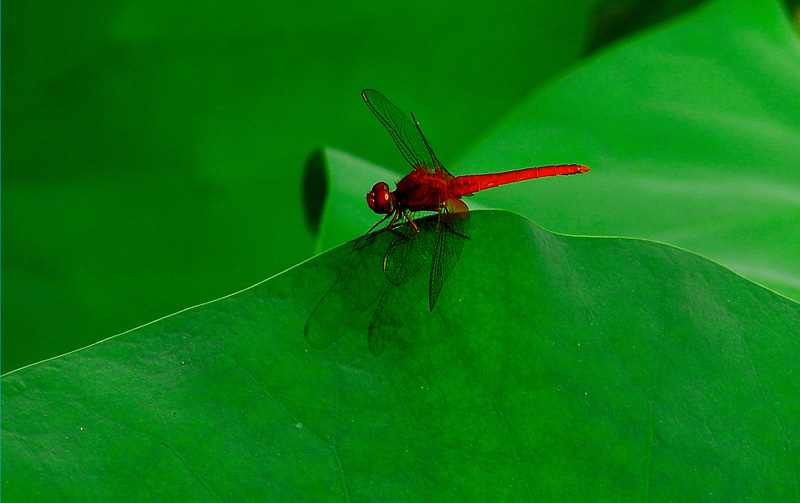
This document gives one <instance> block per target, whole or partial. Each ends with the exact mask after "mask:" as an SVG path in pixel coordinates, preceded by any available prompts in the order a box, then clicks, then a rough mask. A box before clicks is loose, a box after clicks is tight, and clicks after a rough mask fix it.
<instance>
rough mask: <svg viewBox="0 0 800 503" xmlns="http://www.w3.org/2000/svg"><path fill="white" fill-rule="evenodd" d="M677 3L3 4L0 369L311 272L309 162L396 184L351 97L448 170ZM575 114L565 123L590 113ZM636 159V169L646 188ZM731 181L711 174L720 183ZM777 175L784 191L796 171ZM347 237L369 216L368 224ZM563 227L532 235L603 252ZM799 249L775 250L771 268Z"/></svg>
mask: <svg viewBox="0 0 800 503" xmlns="http://www.w3.org/2000/svg"><path fill="white" fill-rule="evenodd" d="M689 3H692V2H660V3H658V4H649V5H650V8H649V9H646V8H643V7H642V5H645V4H644V3H640V4H637V3H635V2H603V3H601V4H598V5H595V3H594V2H587V1H570V2H558V3H555V4H552V3H549V2H542V3H541V4H540V5H526V6H520V5H517V4H514V3H509V4H508V5H504V4H500V5H491V6H489V5H483V4H477V5H476V6H472V7H469V6H466V5H464V4H462V3H452V4H447V3H437V4H433V5H432V4H430V3H426V2H422V3H419V4H406V5H403V6H402V8H401V7H397V8H393V7H389V6H377V5H374V4H370V3H366V4H363V5H362V4H354V3H341V4H331V3H328V2H319V3H310V4H309V3H305V4H296V3H284V4H279V3H269V4H265V3H261V2H253V3H239V4H237V5H236V6H235V8H234V7H231V6H228V5H222V4H214V3H208V2H206V3H204V2H200V3H198V2H185V3H180V2H173V3H162V2H158V3H157V2H128V3H125V2H123V3H114V4H108V3H101V2H97V3H95V4H92V3H87V2H83V3H81V4H80V5H66V4H62V3H56V2H25V3H22V2H17V3H14V2H10V3H9V2H7V3H6V4H5V6H4V16H3V18H4V21H3V42H4V44H3V47H4V50H3V59H2V65H3V68H2V70H3V77H4V78H3V82H2V90H3V98H4V104H5V109H4V111H3V112H4V113H3V119H2V120H3V124H2V126H3V128H2V129H3V147H4V148H3V180H2V181H3V184H2V210H3V222H2V224H3V225H2V256H3V261H2V277H3V284H2V298H3V318H2V332H3V337H2V368H3V371H8V370H11V369H13V368H17V367H19V366H21V365H24V364H27V363H31V362H34V361H37V360H40V359H42V358H45V357H49V356H54V355H57V354H59V353H62V352H64V351H67V350H70V349H74V348H77V347H81V346H83V345H85V344H87V343H90V342H93V341H96V340H99V339H102V338H104V337H107V336H111V335H113V334H115V333H118V332H120V331H123V330H126V329H129V328H131V327H133V326H136V325H139V324H141V323H144V322H147V321H149V320H152V319H154V318H157V317H159V316H163V315H167V314H169V313H171V312H174V311H176V310H178V309H181V308H184V307H187V306H190V305H193V304H196V303H198V302H202V301H206V300H209V299H213V298H216V297H219V296H221V295H224V294H226V293H229V292H231V291H235V290H237V289H239V288H242V287H245V286H248V285H250V284H252V283H254V282H255V281H258V280H259V279H261V278H264V277H267V276H269V275H271V274H274V273H276V272H278V271H280V270H283V269H285V268H286V267H289V266H291V265H293V264H295V263H297V262H298V261H300V260H303V259H305V258H307V257H309V256H311V255H312V254H313V252H314V250H315V249H316V247H315V245H314V239H313V234H312V232H311V230H310V228H309V226H308V223H307V219H306V217H305V215H304V213H303V199H302V183H301V181H302V173H303V164H304V161H305V159H306V158H307V156H308V155H309V154H310V152H311V151H312V150H313V149H314V148H316V147H319V146H321V145H333V146H335V147H337V148H340V149H342V150H345V151H349V152H353V153H356V154H357V155H358V156H359V157H361V158H363V159H369V160H371V161H375V162H377V163H379V164H383V165H387V166H393V167H395V168H396V169H400V170H402V165H401V161H400V158H399V156H398V155H397V153H396V151H395V150H394V146H393V145H392V144H391V142H390V141H389V140H388V138H387V137H386V136H385V134H384V133H382V132H381V131H380V130H379V129H380V126H379V125H378V124H377V123H376V122H375V121H374V118H372V117H371V116H370V114H369V113H368V111H367V110H366V109H365V107H363V105H362V104H361V102H360V98H359V96H358V91H359V90H360V89H361V88H362V87H375V88H377V89H379V90H382V91H383V92H384V93H386V94H387V95H388V96H389V97H390V98H391V99H392V100H393V101H395V102H396V103H397V104H398V105H399V106H400V107H401V108H402V109H404V110H409V109H413V111H414V112H415V114H416V115H417V117H418V118H421V120H422V121H423V124H424V128H425V132H426V134H427V135H428V136H429V137H430V138H432V141H434V145H435V148H436V150H437V154H438V156H439V157H440V158H441V159H442V160H443V161H444V162H445V164H446V165H449V166H452V165H456V163H455V162H454V161H455V160H456V159H459V158H466V159H469V158H470V157H469V155H467V154H468V153H469V152H470V151H471V150H472V148H473V147H476V146H480V145H481V144H482V143H484V142H485V141H486V138H487V136H486V133H487V131H489V130H491V129H492V128H493V127H494V126H495V125H496V124H498V121H500V122H502V121H503V120H505V119H503V118H504V117H506V116H507V114H508V113H509V111H511V110H513V109H514V108H515V107H517V106H518V105H519V104H520V103H521V102H522V101H523V100H524V99H525V98H526V97H527V96H529V95H530V93H531V92H532V91H534V90H536V89H537V88H539V86H541V85H542V83H544V82H548V81H552V80H550V79H555V78H557V76H558V75H561V74H563V73H564V72H565V71H569V72H570V73H572V72H575V71H576V70H578V69H580V67H581V65H586V64H587V63H588V64H590V65H591V64H594V63H595V62H596V61H601V60H602V59H603V57H604V52H603V51H605V50H607V49H603V50H601V51H600V52H596V53H593V54H592V55H591V56H590V57H589V58H586V57H585V55H586V54H587V53H588V52H589V49H590V48H597V47H601V46H602V44H604V43H606V42H607V41H609V40H612V39H615V38H618V37H621V36H626V35H627V36H629V35H631V34H635V33H637V30H640V29H642V28H643V27H645V26H647V25H649V24H651V23H654V22H656V21H662V20H664V19H667V18H669V16H671V15H673V14H674V13H676V12H678V11H680V10H681V9H683V8H685V7H686V6H687V5H688V4H689ZM767 3H769V2H767ZM776 5H777V4H776ZM756 17H757V16H756ZM757 21H758V20H757V19H756V22H757ZM669 22H671V21H668V23H669ZM766 23H768V24H774V20H773V19H770V20H768V21H766ZM726 28H735V26H730V27H726V26H722V27H721V31H724V30H725V29H726ZM734 33H738V32H734ZM635 36H637V35H634V37H635ZM623 40H624V39H623ZM698 43H699V42H698ZM743 43H744V42H743ZM794 43H796V39H795V42H794ZM598 58H599V59H598ZM774 64H775V66H776V67H777V68H780V67H783V66H785V64H786V61H785V60H776V61H774ZM569 68H571V70H567V69H569ZM608 77H609V74H608V73H603V74H601V75H598V76H596V78H593V79H591V80H590V81H582V82H580V84H579V85H578V87H577V92H578V93H580V94H582V95H584V96H586V95H590V96H591V100H590V101H591V102H593V103H607V104H609V106H614V104H613V102H610V101H608V100H606V99H604V98H602V97H603V96H610V95H613V94H614V93H615V92H617V90H616V87H615V86H617V85H618V83H615V82H613V79H608ZM763 80H764V79H760V80H759V82H761V81H763ZM642 82H648V80H647V79H646V78H645V76H644V75H642ZM761 83H763V85H764V87H765V89H769V85H770V83H769V82H761ZM620 92H622V91H620ZM689 92H691V90H689ZM581 106H583V107H584V110H579V109H574V110H573V112H585V104H581ZM786 110H787V113H793V111H794V110H793V109H786ZM631 113H632V114H634V115H635V113H636V112H635V110H634V111H632V112H631ZM561 118H562V119H563V120H566V121H568V119H569V118H568V116H567V117H565V116H564V115H563V114H562V115H561ZM624 119H625V118H624V117H623V118H622V120H623V121H624ZM601 126H602V127H604V128H614V127H616V125H615V124H613V123H606V124H605V125H603V124H598V123H591V124H589V123H586V122H584V123H583V132H582V135H581V136H578V137H577V138H576V142H585V143H591V141H592V130H595V131H596V130H597V128H599V127H601ZM743 126H744V127H745V128H747V127H750V126H752V124H749V125H748V124H744V125H743ZM664 127H666V128H667V129H668V128H669V125H666V126H664ZM587 128H588V129H587ZM635 133H636V131H631V134H632V135H635ZM598 137H599V136H594V138H595V141H596V139H597V138H598ZM543 138H544V140H543V141H546V140H547V137H546V135H544V136H543ZM515 141H516V140H515ZM778 146H779V144H776V145H775V148H777V147H778ZM600 147H601V148H602V147H605V148H606V149H607V150H608V149H609V148H613V147H608V146H607V145H600ZM648 148H655V149H657V148H658V145H654V146H652V147H648ZM770 148H771V149H772V150H774V148H773V147H772V146H771V147H770ZM551 157H553V158H551ZM554 157H556V155H552V156H550V155H543V152H541V151H539V152H537V151H536V150H535V149H531V150H528V151H526V153H525V159H524V160H521V161H520V162H524V163H546V162H573V161H574V162H587V163H589V162H591V161H592V160H595V162H597V160H596V159H593V158H592V157H591V156H588V155H586V154H585V152H578V151H575V150H574V149H573V148H572V147H571V146H570V147H569V148H568V149H567V152H565V153H559V154H558V155H557V157H558V158H557V159H554ZM565 157H568V158H565ZM575 157H580V159H577V158H575ZM473 159H474V157H473ZM583 159H586V160H585V161H584V160H583ZM648 160H649V159H647V157H644V158H642V159H641V164H642V169H645V167H646V165H647V162H648ZM601 161H603V162H601V164H600V165H599V166H595V171H594V172H593V173H592V176H595V177H596V178H599V179H600V180H603V178H600V177H604V176H605V177H606V178H605V179H606V180H610V178H608V175H604V174H603V172H602V170H603V169H606V170H607V171H606V172H607V173H609V171H608V168H610V167H612V166H613V165H614V164H615V161H614V160H613V157H611V158H608V159H601ZM701 161H702V160H698V162H701ZM456 166H459V165H456ZM460 166H463V168H462V169H460V171H461V172H468V171H489V170H496V169H500V168H503V167H504V166H503V165H499V164H497V163H496V162H489V163H485V164H481V165H475V166H473V165H471V164H470V162H469V161H467V162H466V163H462V164H461V165H460ZM508 167H519V166H508ZM725 169H726V167H725V166H719V167H718V170H719V172H720V178H721V177H722V176H723V175H724V172H725ZM775 169H776V170H782V169H783V167H782V166H780V165H778V166H776V167H775ZM454 171H457V170H456V169H454ZM787 171H789V173H788V175H789V178H790V180H796V179H797V175H796V171H794V172H793V173H794V176H793V178H792V172H791V166H788V167H787ZM673 173H675V174H678V175H680V174H681V173H682V171H681V170H680V169H679V168H677V169H676V171H673ZM598 183H603V182H602V181H599V182H598ZM791 183H794V182H791ZM586 187H587V186H585V185H582V189H581V190H585V188H586ZM366 188H368V185H367V186H366V187H364V188H362V189H360V190H362V191H363V190H365V189H366ZM522 190H526V189H522ZM536 190H541V191H543V192H547V189H546V188H542V189H536ZM555 194H558V191H556V192H555ZM360 197H363V196H360ZM551 197H555V196H551ZM537 201H541V199H537ZM359 202H360V201H359ZM537 204H539V206H540V207H545V208H546V207H547V205H545V204H544V203H537ZM632 208H634V207H632ZM632 208H631V209H627V211H626V213H625V214H630V211H635V210H634V209H632ZM362 210H363V208H362ZM737 212H738V210H737ZM551 213H552V214H558V212H557V211H553V212H551ZM789 217H791V215H789ZM358 218H363V219H365V220H368V219H370V218H371V217H370V216H369V212H368V211H363V212H362V214H361V215H360V216H359V217H358ZM608 218H611V219H613V218H614V215H611V216H610V217H608ZM648 218H650V219H651V220H653V221H657V220H658V215H657V214H656V215H652V216H650V217H648ZM558 220H559V219H555V220H549V221H547V222H545V223H546V225H547V226H548V227H549V228H552V229H561V230H567V231H571V232H579V233H604V230H606V231H608V232H607V233H615V232H613V229H612V230H609V229H606V228H604V226H603V225H594V226H591V225H588V226H583V225H572V226H570V219H560V220H561V223H559V222H558ZM790 224H791V219H790V218H787V222H786V225H790ZM626 230H627V231H628V232H627V234H630V235H642V236H646V237H656V238H659V237H660V236H659V235H655V236H653V235H651V234H648V233H646V232H641V233H637V232H636V231H635V229H633V230H632V229H626ZM673 230H674V229H673ZM676 233H677V234H678V235H680V230H678V231H677V232H676ZM341 240H342V238H336V239H333V240H332V241H331V242H330V243H328V244H327V245H325V244H323V245H322V247H327V246H330V245H331V244H335V243H338V242H341ZM664 240H667V241H670V242H678V244H681V243H680V242H679V241H680V239H676V240H669V239H664ZM723 245H725V246H726V245H727V242H724V241H723ZM794 245H796V243H794V242H789V243H787V244H785V248H784V250H783V251H782V252H781V253H782V254H783V256H786V255H787V254H788V253H790V252H791V251H792V248H791V246H794ZM787 250H788V251H787ZM699 251H705V250H699ZM767 260H770V257H768V258H767ZM733 262H734V263H731V264H728V265H731V266H736V265H737V264H736V263H735V260H734V261H733ZM745 269H746V267H745ZM777 273H778V274H780V271H777ZM773 287H775V286H773ZM779 291H780V289H779ZM784 293H787V294H791V293H792V292H790V291H784Z"/></svg>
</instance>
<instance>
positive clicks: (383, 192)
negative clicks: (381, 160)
mask: <svg viewBox="0 0 800 503" xmlns="http://www.w3.org/2000/svg"><path fill="white" fill-rule="evenodd" d="M367 204H368V205H369V207H370V208H371V209H372V211H374V212H375V213H378V214H380V215H388V214H389V213H392V212H393V211H394V209H395V199H394V194H392V191H390V190H389V185H388V184H387V183H386V182H378V183H376V184H375V186H373V187H372V190H371V191H369V193H368V194H367Z"/></svg>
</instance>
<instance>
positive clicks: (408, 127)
mask: <svg viewBox="0 0 800 503" xmlns="http://www.w3.org/2000/svg"><path fill="white" fill-rule="evenodd" d="M361 97H362V98H364V102H365V103H366V104H367V106H368V107H369V108H370V110H372V112H373V113H374V114H375V116H376V117H377V118H378V120H380V121H381V124H383V126H384V127H385V128H386V130H387V131H389V134H390V135H391V136H392V139H393V140H394V142H395V144H396V145H397V148H399V149H400V152H401V153H402V154H403V157H405V158H406V161H408V163H409V164H410V165H411V166H412V167H413V168H414V169H418V168H422V169H425V170H426V171H428V172H430V173H433V172H444V173H447V170H446V169H444V167H443V166H442V164H441V163H440V162H439V160H438V159H437V158H436V155H434V153H433V149H432V148H431V146H430V145H429V144H428V140H426V139H425V135H423V134H422V130H421V129H420V128H419V124H417V122H416V120H414V121H413V122H412V121H411V120H409V119H408V117H406V115H405V114H404V113H403V112H401V111H400V109H399V108H397V107H396V106H394V105H393V104H392V103H391V102H390V101H389V100H388V99H386V97H385V96H384V95H382V94H381V93H379V92H378V91H376V90H374V89H364V90H363V91H361ZM411 117H412V118H413V117H414V115H413V114H412V115H411ZM448 174H449V173H448ZM451 176H452V175H451Z"/></svg>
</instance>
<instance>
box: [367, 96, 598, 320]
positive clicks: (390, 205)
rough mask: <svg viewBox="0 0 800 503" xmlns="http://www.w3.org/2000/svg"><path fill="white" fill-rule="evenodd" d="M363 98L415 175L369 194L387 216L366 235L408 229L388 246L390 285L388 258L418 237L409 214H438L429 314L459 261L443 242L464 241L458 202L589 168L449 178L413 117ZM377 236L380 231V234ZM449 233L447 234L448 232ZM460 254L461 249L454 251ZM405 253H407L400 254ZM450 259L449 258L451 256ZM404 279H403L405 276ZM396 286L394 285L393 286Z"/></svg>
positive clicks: (463, 212) (378, 99)
mask: <svg viewBox="0 0 800 503" xmlns="http://www.w3.org/2000/svg"><path fill="white" fill-rule="evenodd" d="M361 97H362V98H364V102H365V103H366V104H367V106H368V107H369V108H370V110H372V112H373V113H374V114H375V116H376V117H378V120H380V121H381V124H383V125H384V127H385V128H386V129H387V130H388V131H389V134H390V135H391V136H392V139H393V140H394V142H395V143H396V144H397V147H398V148H399V149H400V152H401V153H402V154H403V157H405V159H406V161H408V163H409V164H410V165H411V167H412V168H414V169H413V171H411V173H409V174H407V175H406V176H405V177H403V179H402V180H400V181H399V182H397V188H396V189H395V190H394V191H390V190H389V185H387V184H386V182H378V183H376V184H375V186H374V187H372V190H371V191H370V192H369V193H368V194H367V204H369V207H370V208H372V210H373V211H374V212H375V213H378V214H385V215H386V216H385V217H384V218H383V219H382V220H380V221H379V222H378V223H377V224H375V225H374V226H373V227H372V229H370V231H372V230H373V229H374V228H375V227H377V226H378V225H380V224H381V223H382V222H384V221H386V219H389V223H388V224H387V225H386V227H385V228H384V229H382V231H385V230H389V229H395V228H396V226H397V224H401V223H403V222H404V221H405V222H407V223H408V225H409V227H410V228H408V229H407V230H406V231H404V232H400V233H399V234H398V236H397V237H396V238H395V240H394V241H393V242H392V244H391V245H390V247H389V250H388V253H387V256H386V258H385V259H384V262H383V268H384V272H386V274H387V276H388V277H389V279H390V281H391V280H392V278H393V276H394V275H395V274H398V273H397V272H396V271H393V270H392V268H391V267H390V266H391V257H392V254H393V253H395V248H396V247H398V246H400V245H402V244H403V243H404V242H405V241H407V240H409V239H412V238H414V236H416V235H417V234H418V233H419V226H418V225H417V223H416V222H415V220H414V217H413V216H412V215H413V212H418V211H427V212H436V213H437V215H438V217H437V224H436V241H435V245H434V249H433V261H432V264H431V276H430V290H429V296H428V305H429V307H430V309H431V311H432V310H433V306H434V304H435V303H436V299H437V298H438V297H439V293H440V292H441V289H442V285H443V283H444V280H445V279H446V278H447V275H448V274H449V272H450V270H449V269H451V268H452V265H453V263H454V261H455V260H457V257H455V259H453V257H448V253H445V252H446V248H447V247H448V246H447V242H448V240H450V239H452V238H453V237H452V236H448V234H454V235H455V236H460V237H461V238H462V239H463V238H466V237H467V236H466V234H465V232H464V231H465V230H466V222H467V218H468V216H469V210H468V209H467V205H466V204H464V202H463V201H462V200H461V198H462V197H465V196H471V195H472V194H474V193H476V192H479V191H481V190H486V189H491V188H493V187H498V186H500V185H505V184H507V183H514V182H520V181H523V180H532V179H534V178H542V177H545V176H556V175H575V174H578V173H586V172H587V171H589V168H587V167H586V166H581V165H579V164H560V165H557V166H540V167H536V168H525V169H517V170H514V171H506V172H504V173H489V174H485V175H467V176H453V175H451V174H450V172H449V171H447V170H446V169H445V168H444V166H442V163H440V162H439V159H437V158H436V155H435V154H434V153H433V149H432V148H431V146H430V144H429V143H428V140H427V139H425V135H423V134H422V130H421V129H420V127H419V123H418V122H417V120H416V118H415V117H414V114H411V118H412V119H413V122H412V121H411V120H409V119H408V117H406V116H405V114H403V112H401V111H400V110H399V109H398V108H397V107H396V106H394V105H393V104H392V103H391V102H390V101H389V100H388V99H386V97H385V96H384V95H382V94H381V93H379V92H378V91H375V90H374V89H364V90H363V91H361ZM382 231H379V232H382ZM448 231H451V232H448ZM462 244H463V241H462ZM458 250H459V251H458V253H460V247H459V248H458ZM403 253H405V252H403ZM450 255H452V254H450ZM403 277H404V276H403ZM392 282H393V283H394V281H392Z"/></svg>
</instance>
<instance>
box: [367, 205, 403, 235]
mask: <svg viewBox="0 0 800 503" xmlns="http://www.w3.org/2000/svg"><path fill="white" fill-rule="evenodd" d="M399 216H400V212H399V211H395V212H394V213H389V214H388V215H386V216H385V217H383V218H381V219H380V220H379V221H378V222H376V223H375V224H374V225H373V226H372V227H370V228H369V230H368V231H367V234H370V235H373V236H375V235H377V234H380V233H381V232H386V231H388V230H389V229H391V228H392V227H393V226H394V224H395V223H396V222H397V218H398V217H399ZM389 217H392V219H391V220H389V225H387V226H386V227H384V228H383V229H380V230H377V231H375V232H372V231H374V230H375V227H377V226H379V225H380V224H382V223H383V222H385V221H386V219H387V218H389Z"/></svg>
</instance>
